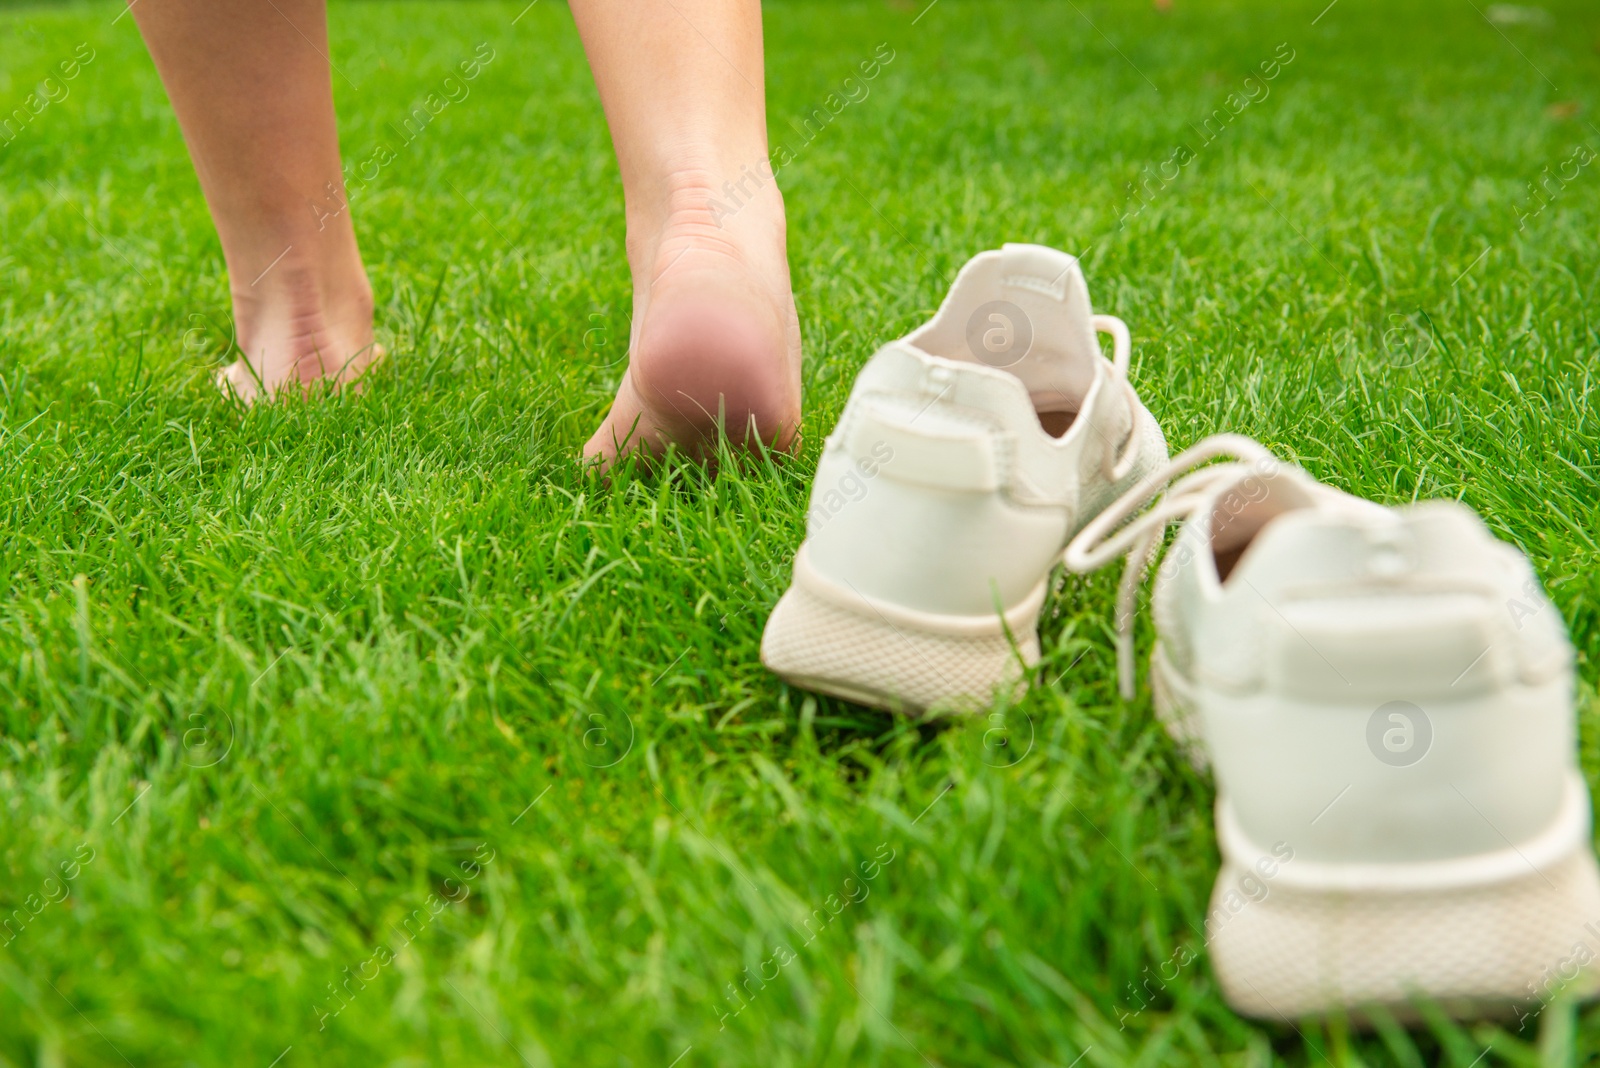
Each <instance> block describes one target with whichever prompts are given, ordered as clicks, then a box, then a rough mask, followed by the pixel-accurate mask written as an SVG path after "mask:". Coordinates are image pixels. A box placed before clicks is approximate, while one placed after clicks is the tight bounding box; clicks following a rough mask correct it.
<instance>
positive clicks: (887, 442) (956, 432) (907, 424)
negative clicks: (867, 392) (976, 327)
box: [834, 398, 1006, 493]
mask: <svg viewBox="0 0 1600 1068" xmlns="http://www.w3.org/2000/svg"><path fill="white" fill-rule="evenodd" d="M834 440H835V441H836V442H837V444H838V445H839V447H842V448H843V449H844V450H845V452H846V453H847V454H848V455H849V456H850V457H852V458H853V459H855V460H857V461H858V462H870V463H872V464H873V465H874V467H875V470H876V472H877V473H880V474H883V475H885V476H887V477H889V478H892V479H894V480H895V481H897V482H908V483H911V484H913V485H918V486H930V487H933V488H936V489H942V490H955V491H960V492H967V493H992V492H994V491H995V490H997V489H999V488H1000V486H1001V484H1002V481H1003V478H1002V475H1003V470H1002V469H1003V467H1004V465H1005V459H1006V458H1005V455H1004V454H1005V452H1006V450H1005V448H1004V443H1003V440H1002V439H1001V437H1000V435H999V434H998V433H997V432H996V429H995V428H994V426H993V425H992V424H990V423H988V422H986V421H982V420H979V419H975V418H972V417H969V416H963V415H961V414H958V413H956V412H954V411H952V410H951V409H949V408H948V407H945V406H943V405H937V404H931V403H930V404H926V405H922V406H920V407H919V406H914V402H909V401H908V400H905V399H889V398H882V399H869V400H867V401H865V402H864V403H863V404H861V405H859V406H858V409H857V411H855V412H854V413H853V414H852V416H851V418H850V421H849V424H848V425H847V426H845V427H841V428H840V433H839V434H837V435H836V436H835V439H834Z"/></svg>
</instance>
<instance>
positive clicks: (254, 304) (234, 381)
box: [217, 263, 384, 404]
mask: <svg viewBox="0 0 1600 1068" xmlns="http://www.w3.org/2000/svg"><path fill="white" fill-rule="evenodd" d="M278 272H282V273H281V274H280V275H278V277H275V278H272V279H271V280H270V284H269V283H268V282H267V281H262V282H261V283H260V284H259V285H257V286H254V287H251V288H250V289H248V290H245V291H244V292H240V291H239V290H238V289H237V288H236V289H235V291H234V294H233V314H234V322H235V324H236V327H237V329H238V344H239V349H240V351H241V352H243V353H244V356H243V357H242V358H240V359H238V360H235V361H234V362H233V363H231V364H229V365H228V366H227V367H224V368H223V369H222V370H221V371H219V372H218V373H217V385H218V386H219V387H221V388H222V390H223V391H224V392H231V393H232V394H235V395H237V396H238V398H239V399H240V400H241V401H243V402H244V403H246V404H253V403H255V402H256V401H257V400H260V399H263V398H270V397H272V396H273V395H275V394H277V393H279V392H281V391H284V390H286V389H293V388H298V389H300V390H302V391H304V390H308V389H309V388H310V387H312V386H313V385H315V384H317V383H319V382H325V381H331V382H332V383H334V384H335V385H338V386H343V385H347V384H349V383H352V382H354V381H355V380H356V379H358V378H360V377H361V375H362V374H363V373H364V372H365V371H366V370H367V368H368V367H370V366H371V365H373V364H375V363H377V362H378V361H379V360H380V359H382V358H383V355H384V350H383V348H382V347H381V346H379V345H375V344H373V340H372V288H371V286H369V285H368V283H367V278H366V273H365V272H364V271H362V270H361V268H360V265H359V263H358V264H357V265H356V267H355V269H354V271H353V272H352V271H344V272H341V273H343V274H344V275H346V277H344V278H343V279H342V280H341V281H340V282H339V283H336V284H325V283H323V282H322V281H321V280H320V279H319V275H320V274H322V273H323V272H321V271H318V270H315V269H308V268H305V267H301V266H299V265H282V264H280V265H278V266H277V267H276V268H275V269H274V272H273V273H274V274H277V273H278Z"/></svg>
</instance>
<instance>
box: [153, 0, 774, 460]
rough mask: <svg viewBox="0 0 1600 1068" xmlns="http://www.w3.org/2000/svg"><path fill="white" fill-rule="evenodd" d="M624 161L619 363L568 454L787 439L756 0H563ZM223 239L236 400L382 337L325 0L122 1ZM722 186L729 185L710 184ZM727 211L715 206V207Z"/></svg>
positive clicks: (348, 367) (346, 359)
mask: <svg viewBox="0 0 1600 1068" xmlns="http://www.w3.org/2000/svg"><path fill="white" fill-rule="evenodd" d="M571 7H572V11H573V15H574V18H575V19H576V21H577V23H578V29H579V32H580V34H581V36H582V38H583V43H584V48H585V51H586V52H587V54H588V56H589V62H590V65H591V67H592V68H593V70H594V75H595V82H596V84H597V85H598V86H599V89H600V97H601V101H602V103H603V105H604V107H605V113H606V120H607V122H608V124H609V126H610V128H611V136H612V142H613V144H614V146H615V148H616V152H617V161H618V164H619V166H620V169H621V173H622V184H623V193H624V199H625V203H626V214H627V228H628V234H627V251H628V264H629V267H630V269H631V270H632V273H633V280H634V316H633V331H632V336H631V338H630V348H629V366H628V371H627V374H626V375H625V376H624V377H623V381H622V384H621V386H620V388H619V389H618V392H617V399H616V402H615V403H614V404H613V406H612V409H611V411H610V413H609V414H608V415H607V416H606V418H605V421H604V422H603V423H602V425H601V426H600V428H599V430H597V431H596V432H595V434H594V436H593V437H592V438H591V439H590V440H589V442H588V444H587V445H585V447H584V455H585V456H587V457H591V458H596V459H598V460H600V461H601V462H602V463H609V462H610V461H612V460H613V459H615V458H616V457H617V456H618V455H619V454H621V453H624V452H628V451H632V450H635V449H643V450H647V451H650V452H659V451H661V450H662V449H663V448H664V447H665V446H666V445H667V444H669V443H673V444H676V445H678V446H679V447H681V448H683V449H684V450H686V451H688V452H690V453H699V452H702V451H703V450H704V449H705V447H706V445H707V443H708V442H709V441H710V440H711V439H712V438H713V437H714V436H715V434H716V432H717V430H718V427H719V425H720V426H722V427H724V428H725V429H726V431H727V434H728V436H729V438H730V439H732V440H734V441H735V442H736V443H741V442H748V441H750V440H752V438H753V437H759V438H761V439H762V440H763V441H765V442H767V443H769V444H776V445H779V446H787V445H788V444H789V443H790V442H792V440H793V437H794V433H795V430H796V428H797V427H798V424H799V417H800V330H799V322H798V320H797V318H796V316H795V310H794V299H793V295H792V293H791V291H790V285H789V269H788V261H787V257H786V250H785V226H784V215H783V200H782V197H781V195H780V194H779V192H778V188H777V185H776V184H775V183H774V182H773V181H772V180H771V179H770V178H762V177H761V176H762V175H766V174H770V171H769V170H768V169H767V167H766V162H765V161H766V159H767V141H766V101H765V94H764V92H763V89H762V85H763V80H764V76H763V58H762V43H761V12H760V4H759V0H572V3H571ZM131 11H132V14H133V16H134V18H135V20H136V21H137V22H138V23H139V29H140V32H141V33H143V35H144V38H145V41H146V44H147V45H148V46H149V49H150V54H151V56H152V57H153V58H154V60H155V63H156V66H157V68H158V69H159V71H160V73H161V77H162V81H163V82H164V83H165V85H166V88H167V93H168V95H169V96H170V97H171V98H172V102H173V107H174V110H175V111H176V112H177V116H178V121H179V124H180V125H181V126H182V128H183V132H184V138H185V140H186V141H187V143H188V145H189V152H190V155H191V157H192V158H193V160H194V164H195V170H196V172H197V173H198V175H199V178H200V185H201V189H202V190H203V191H204V193H205V197H206V203H207V204H208V206H209V207H210V209H211V214H212V218H213V220H214V221H215V223H216V226H217V233H218V236H219V237H220V238H221V241H222V247H223V254H224V256H225V258H226V260H227V265H228V277H229V283H230V289H231V294H232V298H233V308H234V318H235V323H236V329H237V341H238V345H239V348H240V350H241V351H242V352H243V354H244V358H243V359H241V360H240V361H239V362H237V363H235V364H234V365H233V366H231V367H229V368H228V369H227V371H226V372H225V373H224V377H225V379H226V383H227V384H228V385H230V386H231V387H232V388H233V389H234V390H235V391H237V392H238V393H239V395H240V396H241V397H242V398H244V399H245V400H247V401H248V400H252V399H254V398H256V397H257V396H258V395H260V393H261V392H262V390H263V389H264V391H265V392H266V393H267V394H271V393H274V392H277V391H279V390H282V389H284V388H287V387H291V386H295V385H299V386H301V387H302V388H303V387H305V386H307V385H310V384H312V383H315V382H318V381H321V380H325V379H331V380H333V381H334V382H336V383H344V382H349V381H352V380H354V379H355V378H356V377H358V376H359V375H360V374H361V372H362V371H364V370H365V369H366V367H367V366H368V365H369V364H370V363H371V362H373V360H374V359H376V358H377V357H378V356H380V355H381V350H379V349H377V348H376V346H374V345H373V342H372V308H373V305H372V289H371V286H370V285H369V284H368V281H367V275H366V270H365V268H364V267H363V266H362V262H361V255H360V251H359V249H358V248H357V246H356V238H355V230H354V228H353V227H352V225H351V212H350V211H349V210H342V211H337V214H334V215H330V214H329V211H330V210H337V208H338V206H339V205H342V204H344V203H346V202H347V201H346V197H345V192H344V186H343V182H342V179H341V166H340V159H339V147H338V138H337V132H336V126H335V119H334V110H333V87H332V78H331V74H330V71H329V63H328V59H327V56H328V47H327V18H326V9H325V6H324V0H233V2H230V3H225V4H219V3H217V2H216V0H144V2H142V3H135V4H134V5H133V7H132V8H131ZM726 183H733V185H735V186H737V187H738V188H739V190H740V192H739V195H738V196H737V197H735V198H730V196H729V195H728V186H727V184H726ZM734 204H737V205H738V207H737V210H736V211H731V213H730V212H729V210H728V209H729V207H730V206H731V205H734Z"/></svg>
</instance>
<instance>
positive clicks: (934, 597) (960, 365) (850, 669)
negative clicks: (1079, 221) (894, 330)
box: [761, 245, 1167, 713]
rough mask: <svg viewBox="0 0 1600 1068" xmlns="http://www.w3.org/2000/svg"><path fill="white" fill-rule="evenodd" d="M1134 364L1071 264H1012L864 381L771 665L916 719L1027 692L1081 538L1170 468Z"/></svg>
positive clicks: (974, 269)
mask: <svg viewBox="0 0 1600 1068" xmlns="http://www.w3.org/2000/svg"><path fill="white" fill-rule="evenodd" d="M1096 330H1100V331H1104V332H1106V333H1109V334H1111V335H1112V337H1113V339H1114V343H1115V347H1114V352H1115V358H1114V360H1107V359H1106V358H1105V357H1104V356H1103V355H1102V354H1101V351H1100V346H1099V342H1098V340H1097V339H1096V337H1095V331H1096ZM1129 349H1130V341H1129V337H1128V328H1127V327H1126V326H1125V325H1123V323H1122V321H1121V320H1120V319H1115V318H1112V317H1111V316H1106V315H1094V314H1092V313H1091V311H1090V307H1089V294H1088V290H1087V288H1086V287H1085V285H1084V281H1083V272H1082V270H1081V269H1080V267H1079V265H1078V261H1077V260H1076V259H1075V258H1074V257H1072V256H1069V255H1067V254H1066V253H1064V252H1057V251H1056V250H1054V249H1049V248H1044V247H1042V246H1039V245H1007V246H1005V248H1004V249H1002V250H1000V251H998V252H985V253H982V254H981V255H979V256H977V257H975V258H974V259H973V260H972V261H971V262H970V263H968V264H967V265H966V266H965V267H963V268H962V270H961V273H960V274H959V275H958V276H957V277H956V280H955V284H954V285H953V286H952V287H951V289H950V295H949V296H948V297H947V298H946V299H945V301H944V303H943V304H942V305H941V306H940V308H939V311H938V314H936V315H935V316H934V317H933V319H932V321H930V322H929V323H928V324H927V325H925V326H923V327H921V328H920V329H918V330H916V331H914V332H912V333H911V334H910V335H908V336H907V337H905V338H902V339H901V340H899V341H895V342H892V343H890V344H888V345H886V346H884V347H883V348H882V349H881V350H879V352H878V353H877V354H876V355H875V356H874V357H873V358H872V360H871V361H870V362H869V363H868V364H867V366H866V367H865V368H864V369H863V370H862V371H861V374H860V376H859V377H858V378H857V379H856V383H855V388H854V389H853V390H852V391H851V394H850V400H849V402H848V403H847V404H846V405H845V409H844V412H843V413H842V414H841V415H840V417H839V423H838V425H837V426H836V427H835V428H834V432H833V433H832V434H831V435H830V436H829V438H828V441H827V445H826V447H825V448H824V450H823V454H822V458H821V460H820V461H819V462H818V465H817V474H816V480H815V482H814V483H813V486H812V491H811V506H810V509H809V511H808V512H807V517H806V540H805V543H804V544H802V545H801V546H800V550H799V552H798V554H797V555H796V556H795V562H794V580H793V583H792V584H791V585H790V587H789V590H788V592H786V593H785V594H784V595H783V598H782V600H780V601H779V602H778V606H777V607H776V608H775V609H774V610H773V613H772V618H771V619H769V620H768V621H767V628H766V633H765V635H764V636H763V638H762V642H761V659H762V662H763V663H765V664H766V665H767V667H768V668H770V669H771V670H772V671H774V672H776V673H777V674H778V675H781V676H783V677H784V678H785V679H787V680H789V681H790V682H792V683H794V684H795V685H796V686H800V687H803V688H805V689H810V690H818V691H821V692H823V693H830V694H835V695H838V696H842V697H846V698H849V699H851V700H854V701H859V702H862V703H864V704H868V705H874V706H876V707H879V708H884V709H889V710H900V711H905V712H912V713H919V712H922V711H926V710H929V709H933V708H935V707H938V708H941V709H943V708H952V709H955V708H959V709H966V710H971V709H974V708H976V707H981V706H984V705H987V704H988V703H989V702H990V701H991V699H992V698H993V696H994V694H995V691H996V690H997V689H998V690H1010V689H1012V688H1014V687H1015V686H1016V685H1017V684H1018V683H1019V682H1020V681H1021V680H1022V678H1023V676H1024V667H1025V665H1026V664H1030V663H1032V662H1034V661H1036V660H1037V659H1038V657H1039V638H1038V633H1037V627H1038V618H1039V609H1040V607H1041V605H1042V604H1043V602H1044V597H1045V590H1046V586H1047V583H1048V578H1049V573H1050V571H1051V568H1052V566H1053V565H1054V564H1055V563H1056V562H1057V561H1058V560H1059V559H1060V556H1061V550H1062V548H1063V547H1064V546H1065V544H1066V542H1067V539H1068V538H1070V537H1071V536H1072V535H1073V534H1074V533H1076V532H1077V530H1078V529H1079V528H1080V527H1082V526H1083V524H1084V523H1085V522H1087V521H1088V519H1089V518H1090V517H1091V516H1093V515H1094V514H1095V513H1097V512H1098V511H1099V510H1100V509H1101V508H1103V507H1105V505H1107V504H1109V503H1110V502H1111V501H1112V500H1114V499H1115V498H1116V496H1117V494H1118V493H1119V492H1121V491H1122V490H1124V489H1127V488H1128V487H1130V486H1132V485H1133V484H1134V483H1136V482H1137V481H1138V480H1139V479H1141V478H1142V477H1143V476H1144V475H1145V474H1147V473H1148V472H1150V471H1151V470H1153V469H1154V468H1155V467H1156V466H1157V465H1159V464H1160V463H1161V462H1162V461H1163V460H1165V459H1166V456H1167V451H1166V443H1165V442H1164V441H1163V439H1162V437H1161V431H1160V429H1159V428H1158V427H1157V426H1156V424H1155V420H1153V419H1152V418H1151V417H1150V413H1149V412H1147V411H1145V409H1144V407H1143V406H1142V405H1141V404H1140V403H1139V399H1138V397H1137V396H1135V395H1134V392H1133V389H1132V387H1130V386H1129V385H1128V379H1127V373H1128V358H1129Z"/></svg>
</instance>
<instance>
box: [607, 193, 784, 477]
mask: <svg viewBox="0 0 1600 1068" xmlns="http://www.w3.org/2000/svg"><path fill="white" fill-rule="evenodd" d="M688 199H690V201H691V206H690V207H689V208H686V209H681V210H679V211H678V212H676V213H675V214H674V215H673V216H672V218H671V220H670V223H669V225H668V226H666V227H663V228H662V234H661V236H660V238H659V239H658V240H656V241H654V242H652V243H651V247H650V249H649V254H648V257H646V255H645V253H644V252H643V251H640V255H639V259H638V260H637V261H635V264H634V278H635V297H634V308H635V314H636V315H637V316H638V320H639V321H638V323H637V329H636V330H635V332H634V338H633V346H632V350H631V351H630V353H629V362H628V371H627V374H625V375H624V376H623V379H622V383H621V385H620V386H619V387H618V389H617V399H616V402H615V403H614V404H612V406H611V411H610V412H609V413H608V414H607V416H606V418H605V421H604V422H603V423H602V424H601V425H600V428H599V429H598V430H597V431H595V433H594V436H593V437H591V438H590V439H589V442H588V444H587V445H585V446H584V450H583V451H584V455H585V456H586V457H589V458H593V459H598V460H599V461H600V463H601V465H602V466H609V465H610V464H611V463H612V462H613V461H614V460H615V459H616V458H617V457H618V456H621V455H623V454H626V453H630V452H639V453H642V454H644V455H647V456H650V455H659V454H660V453H662V452H664V451H665V450H666V449H667V448H668V447H669V446H675V447H676V448H677V449H679V450H680V451H681V452H683V453H685V454H686V455H689V456H692V457H696V458H705V457H707V456H709V455H710V454H711V453H712V452H713V451H714V450H715V448H716V445H717V441H718V438H719V435H723V434H725V435H726V436H727V439H728V442H729V444H730V445H732V446H734V447H735V448H754V447H757V444H758V442H759V443H760V444H761V445H765V446H767V447H773V448H778V449H789V448H791V447H792V446H793V444H794V442H795V440H796V436H797V432H798V430H799V425H800V325H799V320H798V319H797V318H796V316H795V310H794V295H793V293H791V292H790V288H789V267H788V262H787V259H786V258H785V254H784V240H783V233H784V231H783V217H782V201H781V200H779V199H778V198H777V195H776V189H773V191H772V204H771V208H770V210H771V212H772V216H771V217H770V218H767V219H756V218H749V219H740V220H738V222H739V224H740V225H739V226H738V227H737V229H735V228H729V229H724V228H723V227H721V226H718V225H717V224H716V223H714V222H712V221H711V218H712V217H711V215H710V213H709V212H707V211H706V210H704V205H705V203H706V198H704V197H700V198H698V205H696V204H694V203H693V201H694V200H695V198H693V197H690V198H688ZM697 209H698V210H697ZM751 215H752V216H754V215H755V212H754V211H752V212H751ZM630 258H632V257H630ZM641 263H649V264H650V272H649V274H648V275H647V276H646V277H648V278H649V279H650V281H649V282H647V283H646V284H644V285H640V284H638V283H639V279H640V277H641V271H640V266H641Z"/></svg>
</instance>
